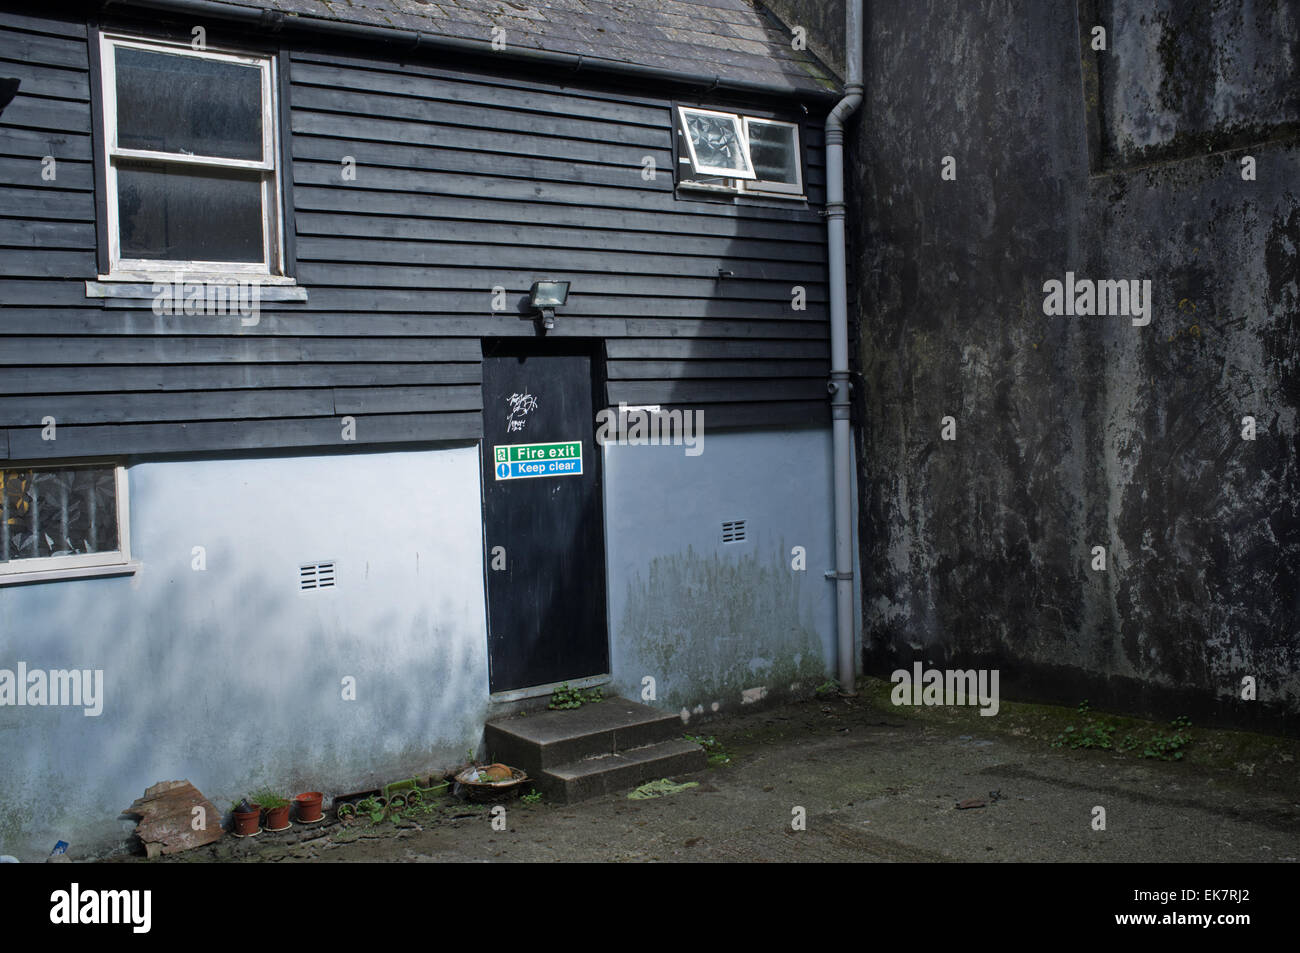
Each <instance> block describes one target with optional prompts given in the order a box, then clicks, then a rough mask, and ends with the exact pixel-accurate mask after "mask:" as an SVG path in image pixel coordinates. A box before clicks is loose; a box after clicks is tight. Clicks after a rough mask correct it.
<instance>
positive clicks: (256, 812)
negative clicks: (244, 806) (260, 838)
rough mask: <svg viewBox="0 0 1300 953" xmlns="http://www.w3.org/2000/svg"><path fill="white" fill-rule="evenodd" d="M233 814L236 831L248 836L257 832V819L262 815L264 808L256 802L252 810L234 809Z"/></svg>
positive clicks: (240, 834)
mask: <svg viewBox="0 0 1300 953" xmlns="http://www.w3.org/2000/svg"><path fill="white" fill-rule="evenodd" d="M231 816H232V817H233V818H234V826H235V833H236V834H238V835H239V836H240V837H247V836H248V835H249V834H256V833H257V831H258V824H257V821H258V818H260V817H261V816H262V809H261V808H260V807H258V806H257V805H256V804H254V805H253V809H252V810H251V811H232V812H231Z"/></svg>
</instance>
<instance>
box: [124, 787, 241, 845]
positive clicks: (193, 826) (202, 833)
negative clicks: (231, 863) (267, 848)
mask: <svg viewBox="0 0 1300 953" xmlns="http://www.w3.org/2000/svg"><path fill="white" fill-rule="evenodd" d="M195 808H199V809H200V810H199V811H196V810H195ZM122 816H123V817H135V818H138V819H139V821H140V823H139V824H138V825H137V826H136V829H135V833H136V835H137V836H138V837H139V838H140V840H141V841H142V842H143V843H144V847H145V853H147V854H148V855H149V856H150V857H157V856H158V855H159V854H176V853H179V852H181V851H184V850H190V849H191V848H194V847H202V846H203V845H204V844H211V843H212V842H213V841H216V840H219V839H220V838H221V836H222V834H224V833H225V831H223V830H222V829H221V812H220V811H218V810H217V809H216V807H215V806H213V804H212V802H211V801H209V800H208V799H207V798H205V797H204V796H203V795H202V794H200V793H199V790H198V788H196V787H195V786H194V785H192V784H190V782H189V781H159V782H158V783H157V784H155V785H154V786H153V787H151V788H149V789H148V790H146V791H145V792H144V797H140V798H136V800H135V802H134V803H133V804H132V805H131V806H130V807H128V808H127V809H126V810H124V811H123V812H122Z"/></svg>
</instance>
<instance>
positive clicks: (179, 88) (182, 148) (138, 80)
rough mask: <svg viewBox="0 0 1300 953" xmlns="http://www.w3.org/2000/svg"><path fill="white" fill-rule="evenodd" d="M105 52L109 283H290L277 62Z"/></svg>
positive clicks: (106, 40)
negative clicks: (263, 279) (224, 279)
mask: <svg viewBox="0 0 1300 953" xmlns="http://www.w3.org/2000/svg"><path fill="white" fill-rule="evenodd" d="M101 44H102V45H101V52H102V62H103V70H102V74H103V75H102V82H103V102H104V136H103V139H104V148H105V159H106V162H105V165H106V178H107V187H108V188H107V191H108V195H107V205H108V228H107V232H108V244H109V262H110V273H111V276H119V275H122V276H131V275H135V274H143V275H144V276H146V277H147V276H148V274H150V273H152V274H157V272H158V271H160V270H162V271H167V272H176V271H184V272H186V273H190V274H204V273H211V274H218V275H225V274H232V273H233V274H239V275H266V276H271V275H280V274H283V270H284V269H283V260H282V252H281V238H280V234H281V222H280V220H281V212H280V207H281V200H280V189H279V169H278V163H277V161H276V155H277V152H276V150H277V135H276V121H277V120H276V109H275V98H274V93H273V91H274V89H275V64H274V61H273V59H272V58H271V57H270V56H253V55H243V54H235V53H222V52H214V51H206V50H205V51H196V50H193V49H191V48H190V47H188V46H179V45H172V44H163V43H153V42H146V41H143V40H137V39H130V38H126V37H117V36H108V35H105V36H103V37H102V38H101Z"/></svg>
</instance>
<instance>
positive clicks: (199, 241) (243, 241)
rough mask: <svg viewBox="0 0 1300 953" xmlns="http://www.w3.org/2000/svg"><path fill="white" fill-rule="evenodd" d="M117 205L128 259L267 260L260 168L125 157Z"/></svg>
mask: <svg viewBox="0 0 1300 953" xmlns="http://www.w3.org/2000/svg"><path fill="white" fill-rule="evenodd" d="M117 208H118V221H119V227H120V232H121V239H122V252H121V257H123V258H153V259H164V260H170V261H238V262H261V261H265V260H266V255H265V252H264V251H263V246H262V179H261V176H260V175H259V174H258V173H255V172H254V173H249V172H237V171H226V170H215V169H202V170H200V169H195V168H194V167H192V166H179V165H172V164H168V163H162V162H157V163H133V162H132V163H127V162H123V163H121V164H119V166H118V170H117Z"/></svg>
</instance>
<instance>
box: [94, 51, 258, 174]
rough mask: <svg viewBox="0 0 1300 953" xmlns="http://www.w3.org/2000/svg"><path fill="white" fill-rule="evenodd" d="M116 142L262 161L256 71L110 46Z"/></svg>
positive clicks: (174, 55)
mask: <svg viewBox="0 0 1300 953" xmlns="http://www.w3.org/2000/svg"><path fill="white" fill-rule="evenodd" d="M115 50H116V57H115V60H114V62H115V63H116V67H117V142H118V145H119V146H120V147H122V148H123V149H153V150H155V151H158V152H188V153H191V154H192V155H201V156H217V157H220V158H223V159H254V160H257V161H261V159H262V70H261V69H260V68H259V67H256V66H245V65H242V64H240V63H229V62H226V61H224V60H211V59H203V58H200V57H197V56H183V55H180V54H177V53H154V52H150V51H149V50H137V49H133V48H131V47H116V48H115Z"/></svg>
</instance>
